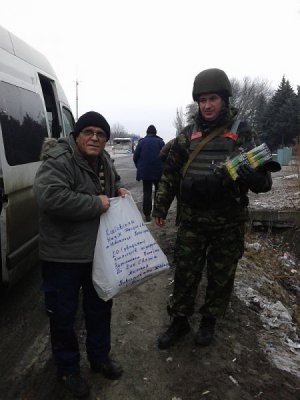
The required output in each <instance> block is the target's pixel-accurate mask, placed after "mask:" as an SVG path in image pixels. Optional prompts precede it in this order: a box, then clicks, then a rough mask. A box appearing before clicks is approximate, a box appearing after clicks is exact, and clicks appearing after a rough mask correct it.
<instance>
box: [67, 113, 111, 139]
mask: <svg viewBox="0 0 300 400" xmlns="http://www.w3.org/2000/svg"><path fill="white" fill-rule="evenodd" d="M87 126H97V127H98V128H101V129H103V130H104V132H105V133H106V136H107V140H108V139H109V138H110V126H109V124H108V122H107V121H106V119H105V118H104V117H103V115H101V114H99V113H97V112H95V111H89V112H87V113H85V114H83V115H82V116H81V117H80V118H78V121H77V122H76V124H75V126H74V130H73V135H74V137H75V138H76V136H78V135H79V133H80V132H81V131H82V130H83V129H84V128H86V127H87Z"/></svg>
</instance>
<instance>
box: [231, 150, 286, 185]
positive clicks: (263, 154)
mask: <svg viewBox="0 0 300 400" xmlns="http://www.w3.org/2000/svg"><path fill="white" fill-rule="evenodd" d="M243 164H249V165H251V167H252V168H257V167H263V166H265V167H266V168H267V169H269V170H270V171H271V172H276V171H280V169H281V166H280V164H279V163H278V162H276V161H272V153H271V150H270V149H269V147H268V146H267V145H266V143H263V144H261V145H259V146H256V147H254V148H253V149H251V150H249V151H247V152H245V151H241V153H240V154H238V155H237V156H235V157H234V158H231V159H230V160H227V161H226V162H225V164H224V166H225V168H226V169H227V171H228V173H229V175H230V176H231V178H232V179H233V180H234V181H235V180H236V179H237V178H238V169H239V167H240V166H241V165H243Z"/></svg>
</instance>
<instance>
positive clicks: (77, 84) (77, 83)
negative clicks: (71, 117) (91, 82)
mask: <svg viewBox="0 0 300 400" xmlns="http://www.w3.org/2000/svg"><path fill="white" fill-rule="evenodd" d="M75 84H76V121H77V120H78V86H79V82H78V79H77V78H76V82H75Z"/></svg>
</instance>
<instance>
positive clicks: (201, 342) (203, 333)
mask: <svg viewBox="0 0 300 400" xmlns="http://www.w3.org/2000/svg"><path fill="white" fill-rule="evenodd" d="M215 325H216V318H215V317H207V316H203V317H202V320H201V323H200V326H199V329H198V332H197V334H196V337H195V343H196V344H197V345H198V346H208V345H209V344H210V343H211V342H212V340H213V337H214V333H215Z"/></svg>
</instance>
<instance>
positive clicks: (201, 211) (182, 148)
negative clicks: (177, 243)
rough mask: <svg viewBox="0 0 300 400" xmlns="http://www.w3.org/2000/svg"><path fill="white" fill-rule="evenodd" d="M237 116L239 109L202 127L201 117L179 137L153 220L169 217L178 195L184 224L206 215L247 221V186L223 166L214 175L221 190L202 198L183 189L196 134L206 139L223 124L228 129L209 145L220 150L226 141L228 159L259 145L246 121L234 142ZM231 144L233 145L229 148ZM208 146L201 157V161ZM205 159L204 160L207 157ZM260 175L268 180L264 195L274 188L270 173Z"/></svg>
mask: <svg viewBox="0 0 300 400" xmlns="http://www.w3.org/2000/svg"><path fill="white" fill-rule="evenodd" d="M236 114H237V111H236V110H230V111H227V112H226V114H225V115H223V117H222V118H221V119H219V121H217V123H215V124H203V122H202V121H201V118H199V115H198V117H197V118H196V119H195V122H194V123H193V124H191V125H188V126H187V127H185V128H184V129H183V131H182V132H181V133H180V134H179V135H178V136H177V138H176V139H175V140H174V143H173V144H172V146H171V148H170V150H169V153H168V156H167V158H166V161H165V166H164V172H163V175H162V177H161V181H160V184H159V187H158V190H157V193H156V198H155V204H154V210H153V213H152V215H153V216H154V217H161V218H166V216H167V213H168V210H169V207H170V205H171V203H172V201H173V199H174V197H175V196H176V197H177V199H178V202H179V206H180V219H181V221H182V222H183V221H190V222H191V221H192V220H194V221H196V220H197V219H195V216H196V215H200V216H204V219H205V218H206V217H208V216H210V217H211V216H213V219H214V220H217V221H222V222H224V221H228V220H232V219H233V220H237V219H238V220H245V219H246V218H247V210H246V208H247V205H248V197H247V192H248V187H246V186H245V185H243V184H241V183H238V182H236V181H233V180H232V179H231V178H230V177H229V176H228V175H227V173H226V172H225V170H224V168H222V167H221V165H220V166H216V169H215V174H214V177H216V179H217V180H218V182H219V183H220V185H221V186H220V187H221V190H218V191H216V192H214V193H213V194H210V195H209V196H206V195H203V193H201V195H200V194H199V192H190V193H187V191H186V190H185V189H183V188H182V182H183V175H182V171H183V168H184V165H185V164H186V162H187V160H188V159H189V156H190V153H191V151H192V150H191V141H192V140H191V139H192V134H193V132H195V131H201V132H202V133H203V136H204V137H205V136H207V135H208V134H209V133H210V132H212V131H213V130H215V129H217V128H218V127H221V126H224V125H226V126H228V127H227V128H224V130H223V133H221V134H220V135H219V136H218V137H217V138H214V139H212V140H211V142H209V145H210V146H211V147H212V146H213V143H214V141H217V140H218V141H219V145H218V146H219V147H220V140H223V142H222V143H223V144H224V149H225V150H224V154H226V155H227V157H228V158H232V157H234V156H235V155H237V154H238V153H239V152H240V148H241V147H242V148H244V149H247V148H249V147H251V146H252V147H253V145H258V144H259V141H258V138H257V134H256V132H255V131H253V130H252V129H251V128H250V127H249V125H248V124H247V123H246V122H244V121H241V122H240V124H239V126H238V130H237V132H236V135H235V137H234V138H235V140H234V141H233V140H232V135H231V132H230V128H231V127H232V125H233V124H234V122H235V120H236ZM220 137H222V139H220ZM229 142H230V146H228V143H229ZM206 146H208V145H206ZM206 146H205V148H204V149H203V151H201V153H200V154H199V156H198V157H200V158H201V156H202V155H203V152H204V150H205V149H206ZM226 152H227V153H226ZM203 157H205V155H204V156H203ZM192 164H193V163H192ZM192 164H191V165H192ZM260 173H261V174H262V175H263V176H264V178H265V179H264V184H263V185H262V187H261V191H262V192H265V191H268V190H270V188H271V185H272V180H271V176H270V173H269V172H267V171H264V170H261V171H260Z"/></svg>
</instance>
